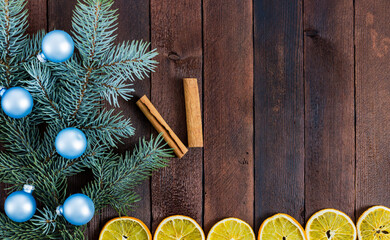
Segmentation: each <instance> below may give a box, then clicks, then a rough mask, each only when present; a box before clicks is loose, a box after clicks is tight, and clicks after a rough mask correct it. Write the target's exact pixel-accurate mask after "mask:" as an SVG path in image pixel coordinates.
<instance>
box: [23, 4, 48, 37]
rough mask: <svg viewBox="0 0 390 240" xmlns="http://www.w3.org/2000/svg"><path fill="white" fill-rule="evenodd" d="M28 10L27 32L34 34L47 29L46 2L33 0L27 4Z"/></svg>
mask: <svg viewBox="0 0 390 240" xmlns="http://www.w3.org/2000/svg"><path fill="white" fill-rule="evenodd" d="M26 7H27V9H28V13H29V16H28V24H29V28H28V32H29V33H36V32H37V31H38V30H41V29H45V30H46V28H47V18H46V14H47V0H33V1H28V2H27V6H26Z"/></svg>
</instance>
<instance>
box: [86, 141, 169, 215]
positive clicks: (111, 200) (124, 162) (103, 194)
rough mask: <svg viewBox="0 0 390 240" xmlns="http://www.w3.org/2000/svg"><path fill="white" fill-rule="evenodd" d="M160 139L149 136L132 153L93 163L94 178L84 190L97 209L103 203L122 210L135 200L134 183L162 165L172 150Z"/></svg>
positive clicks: (138, 182) (126, 208)
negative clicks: (149, 137) (166, 147)
mask: <svg viewBox="0 0 390 240" xmlns="http://www.w3.org/2000/svg"><path fill="white" fill-rule="evenodd" d="M162 141H163V138H162V136H161V135H159V136H158V137H157V138H155V139H153V138H151V140H150V141H146V140H145V139H142V140H140V142H139V144H138V146H137V147H136V148H135V149H134V150H133V152H132V153H130V152H126V153H125V154H124V155H122V156H117V157H116V158H113V157H112V158H111V161H107V160H105V161H98V162H95V164H94V165H93V166H92V170H93V173H94V175H95V181H94V182H92V183H90V184H89V185H88V186H87V187H86V188H85V189H84V191H83V192H84V193H85V194H86V195H88V196H89V197H91V198H92V200H93V201H94V203H95V208H96V209H101V208H102V207H105V206H106V205H111V206H113V207H114V208H115V209H116V210H117V211H118V212H121V213H124V212H126V210H128V209H130V208H131V204H132V203H134V202H135V201H137V200H138V197H137V195H136V194H135V193H134V188H135V186H136V185H138V184H140V183H141V182H142V181H144V180H145V179H146V178H147V177H149V176H150V175H151V173H152V171H154V170H157V169H158V168H161V167H164V166H166V165H167V163H168V158H169V157H172V151H171V150H170V149H165V148H164V147H165V145H166V144H164V145H162Z"/></svg>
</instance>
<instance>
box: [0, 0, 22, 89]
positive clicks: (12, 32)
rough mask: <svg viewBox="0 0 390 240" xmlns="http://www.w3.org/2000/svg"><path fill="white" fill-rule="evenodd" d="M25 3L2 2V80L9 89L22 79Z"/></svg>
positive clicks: (0, 16)
mask: <svg viewBox="0 0 390 240" xmlns="http://www.w3.org/2000/svg"><path fill="white" fill-rule="evenodd" d="M25 5H26V2H25V1H20V0H0V26H2V28H1V29H0V51H1V53H0V63H1V65H0V78H2V79H5V82H2V84H3V85H5V86H7V87H9V86H11V85H12V82H13V81H15V80H16V81H17V80H18V79H20V78H19V77H20V71H19V68H18V64H17V63H18V62H19V58H20V55H21V53H22V52H23V49H24V48H25V46H26V44H27V36H26V35H25V31H26V29H27V25H28V24H27V16H28V14H27V10H25V9H24V7H25Z"/></svg>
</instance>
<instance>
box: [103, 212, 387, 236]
mask: <svg viewBox="0 0 390 240" xmlns="http://www.w3.org/2000/svg"><path fill="white" fill-rule="evenodd" d="M357 236H358V238H359V239H360V240H390V209H389V208H387V207H383V206H375V207H372V208H370V209H368V210H367V211H365V212H364V213H363V214H362V216H360V218H359V219H358V222H357V227H355V224H354V223H353V221H352V220H351V218H350V217H348V215H346V214H345V213H343V212H340V211H338V210H335V209H324V210H321V211H318V212H317V213H315V214H314V215H313V216H311V217H310V219H309V220H308V221H307V224H306V229H305V230H304V229H303V227H302V226H301V225H300V224H299V223H298V222H297V221H296V220H295V219H294V218H293V217H291V216H289V215H287V214H283V213H279V214H276V215H274V216H272V217H270V218H267V219H266V220H265V221H264V222H263V223H262V224H261V226H260V229H259V235H258V240H355V239H356V238H357ZM129 239H132V240H152V235H151V233H150V231H149V229H148V228H147V227H146V225H145V224H144V223H143V222H142V221H140V220H138V219H136V218H131V217H122V218H116V219H113V220H111V221H110V222H108V223H107V224H106V225H105V226H104V228H103V230H102V232H101V234H100V237H99V240H129ZM153 239H154V240H205V239H206V237H205V234H204V232H203V230H202V228H201V227H200V226H199V224H198V223H197V222H196V221H195V220H194V219H192V218H190V217H186V216H181V215H175V216H171V217H168V218H166V219H164V220H163V221H162V222H161V223H160V225H159V226H158V227H157V229H156V232H155V234H154V238H153ZM207 240H255V233H254V231H253V229H252V228H251V226H250V225H249V224H247V223H246V222H244V221H242V220H240V219H237V218H226V219H224V220H222V221H220V222H218V223H216V224H215V225H214V226H213V227H212V228H211V230H210V232H209V234H208V236H207Z"/></svg>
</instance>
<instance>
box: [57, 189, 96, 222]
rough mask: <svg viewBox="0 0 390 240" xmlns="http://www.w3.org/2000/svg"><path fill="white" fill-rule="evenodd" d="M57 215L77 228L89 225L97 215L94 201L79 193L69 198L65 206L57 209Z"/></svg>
mask: <svg viewBox="0 0 390 240" xmlns="http://www.w3.org/2000/svg"><path fill="white" fill-rule="evenodd" d="M57 214H58V215H62V216H64V217H65V219H66V220H67V221H68V222H69V223H71V224H73V225H76V226H80V225H84V224H87V223H88V222H89V221H91V219H92V218H93V215H94V214H95V205H94V204H93V202H92V200H91V199H90V198H89V197H88V196H87V195H84V194H81V193H77V194H73V195H71V196H69V197H68V198H67V199H66V200H65V202H64V205H62V206H59V207H58V208H57Z"/></svg>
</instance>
